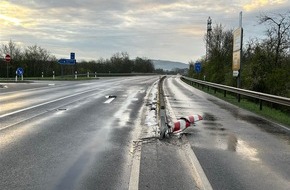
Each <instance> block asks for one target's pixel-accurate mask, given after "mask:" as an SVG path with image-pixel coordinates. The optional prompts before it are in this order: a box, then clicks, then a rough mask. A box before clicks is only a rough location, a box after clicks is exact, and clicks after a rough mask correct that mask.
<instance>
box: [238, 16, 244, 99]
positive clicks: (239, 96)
mask: <svg viewBox="0 0 290 190" xmlns="http://www.w3.org/2000/svg"><path fill="white" fill-rule="evenodd" d="M242 25H243V13H242V11H241V12H240V20H239V27H240V28H241V49H240V69H239V75H238V77H237V88H241V71H242V60H243V59H242V58H243V26H242ZM238 101H239V102H240V101H241V95H240V94H239V95H238Z"/></svg>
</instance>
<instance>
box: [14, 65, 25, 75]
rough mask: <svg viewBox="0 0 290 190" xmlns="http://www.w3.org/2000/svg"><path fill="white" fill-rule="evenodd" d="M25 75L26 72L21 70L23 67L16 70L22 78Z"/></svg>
mask: <svg viewBox="0 0 290 190" xmlns="http://www.w3.org/2000/svg"><path fill="white" fill-rule="evenodd" d="M23 73H24V70H23V68H21V67H18V68H17V69H16V74H17V75H18V76H22V75H23Z"/></svg>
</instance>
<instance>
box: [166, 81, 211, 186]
mask: <svg viewBox="0 0 290 190" xmlns="http://www.w3.org/2000/svg"><path fill="white" fill-rule="evenodd" d="M171 79H172V78H171ZM166 80H168V79H166ZM163 90H164V92H165V91H166V90H165V89H164V88H163ZM165 94H168V92H167V91H166V92H165ZM164 100H166V101H165V104H166V112H167V115H169V119H171V122H173V120H177V119H176V115H175V113H174V111H173V109H172V107H171V105H170V103H169V100H168V98H167V97H166V96H165V97H164ZM182 141H183V142H184V145H183V146H182V149H183V151H184V152H185V154H187V155H188V158H189V162H190V164H191V165H192V169H193V172H194V176H193V178H194V180H195V181H196V183H197V185H198V187H199V188H200V189H202V190H212V189H213V188H212V186H211V184H210V182H209V180H208V178H207V177H206V175H205V173H204V170H203V169H202V167H201V165H200V163H199V161H198V159H197V157H196V155H195V153H194V151H193V150H192V148H191V146H190V144H189V142H188V140H187V138H186V136H183V138H182Z"/></svg>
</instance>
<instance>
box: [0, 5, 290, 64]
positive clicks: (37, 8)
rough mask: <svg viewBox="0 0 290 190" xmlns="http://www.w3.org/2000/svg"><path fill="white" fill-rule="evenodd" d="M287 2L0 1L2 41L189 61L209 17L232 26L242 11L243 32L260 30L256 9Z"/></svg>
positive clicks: (57, 50) (84, 54)
mask: <svg viewBox="0 0 290 190" xmlns="http://www.w3.org/2000/svg"><path fill="white" fill-rule="evenodd" d="M289 6H290V3H289V1H285V0H284V1H283V0H280V1H278V0H277V1H261V0H260V1H259V0H258V1H252V0H247V1H238V0H234V1H233V0H225V1H210V0H146V1H144V0H142V1H141V0H122V1H120V0H26V1H23V0H9V1H8V0H6V1H5V0H4V1H3V0H2V1H1V2H0V7H1V8H0V21H1V22H0V25H1V34H0V35H1V39H0V40H2V41H0V43H2V42H5V41H9V39H11V40H13V41H16V42H17V43H22V44H26V46H28V45H34V44H38V45H40V46H42V47H44V48H47V49H48V50H49V51H50V52H51V53H52V54H55V55H57V56H59V55H60V56H61V55H63V56H62V57H64V56H67V55H68V54H69V51H75V52H76V56H77V58H82V59H98V58H99V57H105V58H106V57H110V56H111V55H112V54H113V53H115V52H118V51H127V52H128V53H129V54H130V55H131V56H133V57H134V56H141V57H143V56H145V57H148V58H154V59H171V60H177V61H183V62H187V61H188V60H191V59H198V58H200V57H201V56H202V55H204V54H205V47H204V41H203V38H204V34H205V33H206V21H207V19H208V17H209V16H211V18H212V19H213V25H215V24H219V23H222V24H223V25H225V26H226V28H229V29H232V28H235V27H237V25H238V19H239V18H238V17H239V12H240V11H244V14H243V16H244V20H245V21H244V27H245V35H248V32H247V31H250V33H251V34H257V35H258V34H259V31H258V30H257V31H254V27H253V25H254V24H255V20H256V17H257V16H258V15H259V11H260V10H262V11H268V10H273V8H275V9H276V10H279V11H281V10H284V9H286V8H285V7H289ZM258 7H260V8H258ZM7 39H8V40H7Z"/></svg>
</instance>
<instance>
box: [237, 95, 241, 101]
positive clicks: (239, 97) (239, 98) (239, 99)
mask: <svg viewBox="0 0 290 190" xmlns="http://www.w3.org/2000/svg"><path fill="white" fill-rule="evenodd" d="M238 102H241V95H240V94H238Z"/></svg>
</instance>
